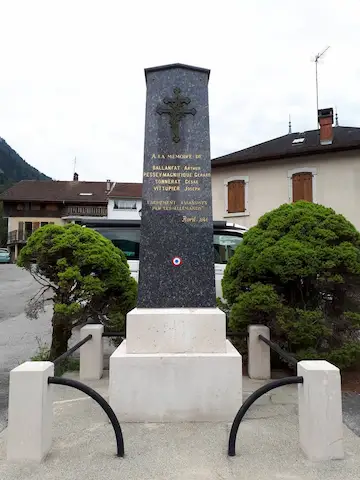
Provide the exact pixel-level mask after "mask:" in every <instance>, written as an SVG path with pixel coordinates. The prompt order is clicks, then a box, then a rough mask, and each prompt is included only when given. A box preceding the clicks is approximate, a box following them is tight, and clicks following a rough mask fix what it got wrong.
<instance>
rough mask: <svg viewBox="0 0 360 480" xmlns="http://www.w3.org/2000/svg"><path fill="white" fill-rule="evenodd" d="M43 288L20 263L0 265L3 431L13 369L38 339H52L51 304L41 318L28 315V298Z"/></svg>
mask: <svg viewBox="0 0 360 480" xmlns="http://www.w3.org/2000/svg"><path fill="white" fill-rule="evenodd" d="M38 290H39V285H38V283H37V282H36V281H35V280H34V279H33V278H32V276H31V275H30V274H29V273H28V272H26V271H25V270H22V269H20V268H18V267H16V265H0V431H1V430H2V429H3V428H4V427H5V422H6V411H7V400H8V382H9V371H10V370H11V369H12V368H14V367H16V366H17V365H19V364H20V363H22V362H23V361H26V360H28V359H29V358H30V357H31V356H32V355H33V354H34V352H35V351H36V350H37V349H38V342H39V339H41V342H42V343H44V342H49V340H50V338H51V323H50V319H51V313H52V309H51V306H49V307H47V311H46V313H45V314H42V315H41V316H40V317H39V319H38V320H29V319H27V318H26V315H25V314H24V308H25V305H26V303H27V301H28V300H29V299H30V298H31V297H32V296H33V295H34V294H35V293H36V292H37V291H38Z"/></svg>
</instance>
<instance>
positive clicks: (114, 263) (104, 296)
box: [17, 224, 136, 360]
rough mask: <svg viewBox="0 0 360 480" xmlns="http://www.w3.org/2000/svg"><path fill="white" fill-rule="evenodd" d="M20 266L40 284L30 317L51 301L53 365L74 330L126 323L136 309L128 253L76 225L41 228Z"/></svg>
mask: <svg viewBox="0 0 360 480" xmlns="http://www.w3.org/2000/svg"><path fill="white" fill-rule="evenodd" d="M34 262H35V263H34ZM17 263H18V265H19V266H21V267H23V268H25V269H26V270H28V271H29V272H30V273H31V275H32V276H33V277H34V278H35V279H36V280H37V281H38V282H39V283H40V284H41V289H40V291H39V292H38V294H37V295H36V296H35V297H34V298H33V299H31V300H30V302H29V305H28V308H27V314H28V315H29V316H30V317H32V318H36V317H37V316H38V314H39V312H40V311H41V310H43V309H44V304H45V302H46V301H47V300H52V301H53V304H54V313H53V317H52V327H53V330H52V343H51V347H50V359H51V360H53V359H55V358H57V357H58V356H59V355H61V354H62V353H64V352H66V350H67V348H68V341H69V339H70V337H71V333H72V328H73V327H75V326H77V325H80V324H83V323H85V322H86V321H87V319H88V318H90V317H91V318H94V317H97V318H99V317H101V318H106V317H109V318H111V317H112V316H113V315H114V316H116V317H118V316H119V315H121V316H122V317H124V318H125V315H126V313H127V312H128V311H130V310H131V309H132V308H133V307H134V306H135V303H136V281H135V280H134V279H133V278H132V277H131V275H130V269H129V266H128V264H127V260H126V257H125V255H124V253H123V252H122V251H121V250H119V249H118V248H116V247H115V246H114V245H113V244H112V242H111V241H110V240H108V239H106V238H104V237H103V236H102V235H101V234H100V233H98V232H95V231H94V230H91V229H87V228H83V227H80V226H79V225H74V224H68V225H65V226H59V225H46V226H44V227H41V228H39V229H38V230H36V231H35V232H34V233H33V234H32V235H31V237H30V238H29V240H28V242H27V244H26V245H25V246H24V248H23V249H22V250H21V252H20V255H19V258H18V262H17ZM49 292H50V293H51V297H50V298H49Z"/></svg>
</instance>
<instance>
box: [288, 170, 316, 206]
mask: <svg viewBox="0 0 360 480" xmlns="http://www.w3.org/2000/svg"><path fill="white" fill-rule="evenodd" d="M292 196H293V198H292V201H293V202H297V201H299V200H305V201H307V202H312V201H313V174H312V173H310V172H301V173H294V174H293V176H292Z"/></svg>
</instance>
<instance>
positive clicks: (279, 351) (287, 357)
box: [259, 335, 298, 365]
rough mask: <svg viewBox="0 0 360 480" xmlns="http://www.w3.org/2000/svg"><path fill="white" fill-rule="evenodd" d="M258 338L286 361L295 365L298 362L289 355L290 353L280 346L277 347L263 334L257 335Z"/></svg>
mask: <svg viewBox="0 0 360 480" xmlns="http://www.w3.org/2000/svg"><path fill="white" fill-rule="evenodd" d="M259 340H262V341H263V342H264V343H266V345H269V347H270V348H271V350H274V352H276V353H277V354H278V355H279V356H280V357H282V358H283V359H285V360H286V361H287V362H289V363H290V364H291V365H296V364H297V363H298V360H297V359H296V358H295V357H293V356H292V355H290V353H288V352H285V350H283V349H282V348H280V347H279V345H277V344H276V343H274V342H272V341H271V340H269V339H268V338H265V337H264V336H263V335H259Z"/></svg>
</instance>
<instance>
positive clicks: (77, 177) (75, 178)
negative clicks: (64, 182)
mask: <svg viewBox="0 0 360 480" xmlns="http://www.w3.org/2000/svg"><path fill="white" fill-rule="evenodd" d="M73 180H74V182H78V181H79V175H78V174H77V173H76V172H74V178H73Z"/></svg>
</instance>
